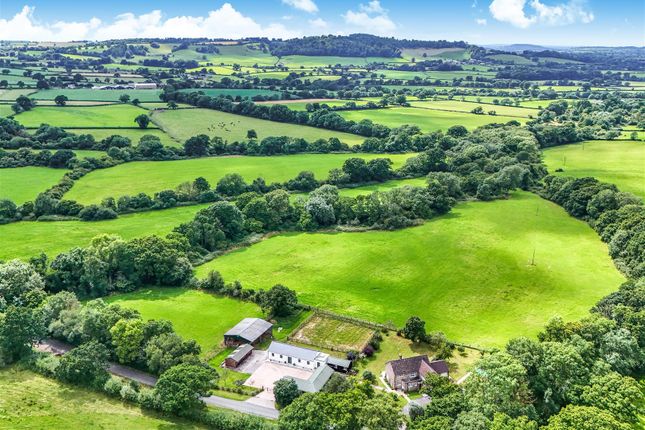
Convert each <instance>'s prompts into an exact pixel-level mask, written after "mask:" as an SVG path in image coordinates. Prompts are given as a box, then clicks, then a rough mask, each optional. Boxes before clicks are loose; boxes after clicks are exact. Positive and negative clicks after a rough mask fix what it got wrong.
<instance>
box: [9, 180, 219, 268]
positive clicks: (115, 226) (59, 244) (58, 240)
mask: <svg viewBox="0 0 645 430" xmlns="http://www.w3.org/2000/svg"><path fill="white" fill-rule="evenodd" d="M0 172H2V169H0ZM206 206H207V205H194V206H183V207H178V208H172V209H164V210H159V211H148V212H138V213H133V214H127V215H120V216H119V218H117V219H113V220H105V221H92V222H85V221H21V222H14V223H10V224H4V225H0V260H10V259H12V258H22V259H28V258H29V257H32V256H35V255H38V254H39V253H41V252H44V253H45V254H47V255H48V256H49V257H50V258H54V257H55V256H56V255H58V254H59V253H61V252H64V251H67V250H69V249H71V248H73V247H75V246H81V247H82V246H87V245H89V243H90V241H91V240H92V238H93V237H95V236H97V235H99V234H116V235H119V236H121V237H123V238H124V239H132V238H135V237H139V236H145V235H150V234H158V235H160V236H165V235H166V234H168V233H170V232H172V230H173V228H174V227H176V226H178V225H179V224H181V223H183V222H186V221H189V220H190V219H192V217H193V216H194V215H195V213H196V212H197V211H198V210H200V209H202V208H204V207H206Z"/></svg>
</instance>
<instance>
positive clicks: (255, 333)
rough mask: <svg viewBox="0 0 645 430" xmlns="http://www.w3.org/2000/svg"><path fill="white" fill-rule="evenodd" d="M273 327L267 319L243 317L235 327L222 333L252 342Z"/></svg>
mask: <svg viewBox="0 0 645 430" xmlns="http://www.w3.org/2000/svg"><path fill="white" fill-rule="evenodd" d="M271 327H273V324H271V323H270V322H268V321H264V320H263V319H260V318H244V319H243V320H242V321H240V322H239V323H237V324H236V325H235V327H233V328H232V329H230V330H229V331H227V332H226V333H224V336H237V337H241V338H242V339H246V340H247V341H248V342H250V343H253V342H255V341H256V340H258V339H259V338H260V337H261V336H262V335H263V334H264V333H265V332H266V331H267V330H269V329H270V328H271Z"/></svg>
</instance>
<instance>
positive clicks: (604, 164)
mask: <svg viewBox="0 0 645 430" xmlns="http://www.w3.org/2000/svg"><path fill="white" fill-rule="evenodd" d="M544 162H545V163H546V165H547V167H548V169H549V172H550V173H552V174H555V175H559V176H574V177H577V178H582V177H586V176H593V177H594V178H597V179H599V180H601V181H604V182H609V183H612V184H615V185H616V186H617V187H618V188H619V189H620V190H621V191H628V192H630V193H633V194H635V195H637V196H639V197H641V198H643V199H644V200H645V142H635V141H611V140H595V141H587V142H583V143H576V144H571V145H563V146H557V147H554V148H548V149H545V150H544ZM556 169H563V170H564V171H563V172H556V171H555V170H556Z"/></svg>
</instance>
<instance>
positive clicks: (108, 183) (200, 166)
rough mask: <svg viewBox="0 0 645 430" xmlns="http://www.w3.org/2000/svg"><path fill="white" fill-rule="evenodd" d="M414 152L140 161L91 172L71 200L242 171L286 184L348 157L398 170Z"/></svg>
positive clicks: (249, 176) (320, 172) (171, 185)
mask: <svg viewBox="0 0 645 430" xmlns="http://www.w3.org/2000/svg"><path fill="white" fill-rule="evenodd" d="M412 155H414V154H353V153H343V154H296V155H283V156H270V157H241V156H232V157H209V158H197V159H189V160H175V161H139V162H131V163H125V164H120V165H118V166H115V167H111V168H109V169H100V170H95V171H93V172H90V173H89V174H88V175H86V176H84V177H83V178H81V179H80V180H78V181H76V183H75V184H74V186H73V187H72V189H71V190H70V191H69V192H68V193H67V194H66V195H65V198H67V199H71V200H76V201H78V202H81V203H96V202H100V201H101V200H102V199H103V198H105V197H118V196H122V195H134V194H138V193H142V192H143V193H149V194H153V193H155V192H157V191H162V190H165V189H174V188H175V187H176V186H177V185H179V184H181V183H182V182H186V181H190V182H192V181H193V180H195V178H197V177H199V176H202V177H204V178H206V179H207V180H208V181H209V182H210V183H211V185H212V186H215V184H216V183H217V181H218V180H219V179H221V178H222V177H223V176H224V175H226V174H227V173H239V174H240V175H242V176H243V177H244V178H245V179H246V180H247V181H249V182H251V181H252V180H253V179H255V178H257V177H263V178H264V179H265V180H266V181H267V183H271V182H283V181H286V180H289V179H292V178H295V177H296V175H297V174H298V173H300V172H302V171H304V170H309V171H311V172H313V173H314V174H315V176H316V177H317V178H321V179H322V178H326V177H327V174H328V173H329V170H331V169H333V168H336V167H341V166H342V164H343V162H344V161H345V160H346V159H347V158H352V157H360V158H363V159H365V160H371V159H374V158H389V159H390V160H392V162H393V163H394V165H393V167H394V168H397V167H400V166H401V165H403V163H404V162H405V160H406V159H407V158H408V157H410V156H412Z"/></svg>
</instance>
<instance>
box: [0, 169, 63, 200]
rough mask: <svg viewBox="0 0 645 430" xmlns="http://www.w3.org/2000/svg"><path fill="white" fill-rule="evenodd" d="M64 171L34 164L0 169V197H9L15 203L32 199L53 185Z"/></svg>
mask: <svg viewBox="0 0 645 430" xmlns="http://www.w3.org/2000/svg"><path fill="white" fill-rule="evenodd" d="M65 172H66V170H65V169H50V168H48V167H35V166H29V167H15V168H7V169H0V199H9V200H11V201H13V202H14V203H15V204H17V205H19V204H22V203H24V202H26V201H29V200H34V199H35V198H36V196H37V195H38V194H39V193H42V192H43V191H45V190H47V189H48V188H49V187H51V186H52V185H55V184H56V183H57V182H58V181H59V180H60V179H61V178H62V177H63V175H64V174H65Z"/></svg>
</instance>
